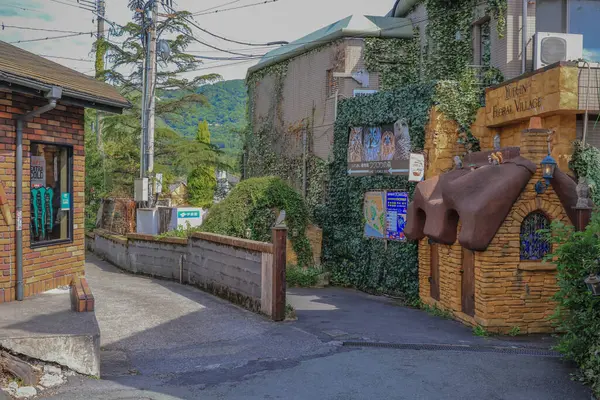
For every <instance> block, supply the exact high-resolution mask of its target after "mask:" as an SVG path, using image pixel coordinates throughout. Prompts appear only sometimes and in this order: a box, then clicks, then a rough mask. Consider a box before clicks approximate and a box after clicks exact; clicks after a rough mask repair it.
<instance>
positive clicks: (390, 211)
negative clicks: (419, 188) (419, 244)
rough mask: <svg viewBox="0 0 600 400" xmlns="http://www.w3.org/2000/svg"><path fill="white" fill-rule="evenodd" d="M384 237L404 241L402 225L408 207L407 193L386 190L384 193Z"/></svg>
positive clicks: (404, 221) (404, 223) (403, 224)
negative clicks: (385, 220)
mask: <svg viewBox="0 0 600 400" xmlns="http://www.w3.org/2000/svg"><path fill="white" fill-rule="evenodd" d="M385 205H386V219H387V225H386V238H387V239H389V240H399V241H402V242H403V241H405V240H406V236H405V235H404V226H405V225H406V214H407V209H408V193H406V192H387V194H386V202H385Z"/></svg>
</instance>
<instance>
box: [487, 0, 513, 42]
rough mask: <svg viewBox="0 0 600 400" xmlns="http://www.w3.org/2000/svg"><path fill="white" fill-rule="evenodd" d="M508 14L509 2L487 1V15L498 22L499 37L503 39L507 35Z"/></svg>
mask: <svg viewBox="0 0 600 400" xmlns="http://www.w3.org/2000/svg"><path fill="white" fill-rule="evenodd" d="M507 12H508V1H507V0H487V8H486V13H487V14H488V15H491V16H492V17H493V18H494V19H495V20H496V30H497V31H498V37H499V38H501V39H502V38H503V37H504V35H505V34H506V13H507Z"/></svg>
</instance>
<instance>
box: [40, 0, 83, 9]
mask: <svg viewBox="0 0 600 400" xmlns="http://www.w3.org/2000/svg"><path fill="white" fill-rule="evenodd" d="M50 1H52V2H54V3H58V4H64V5H66V6H70V7H75V8H81V9H82V10H86V11H94V10H93V9H91V8H87V7H83V6H81V5H77V4H71V3H66V2H64V1H60V0H50Z"/></svg>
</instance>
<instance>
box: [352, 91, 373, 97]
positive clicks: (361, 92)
mask: <svg viewBox="0 0 600 400" xmlns="http://www.w3.org/2000/svg"><path fill="white" fill-rule="evenodd" d="M375 93H377V90H373V89H354V97H360V96H368V95H370V94H375Z"/></svg>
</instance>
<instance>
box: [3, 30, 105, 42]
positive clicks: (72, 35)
mask: <svg viewBox="0 0 600 400" xmlns="http://www.w3.org/2000/svg"><path fill="white" fill-rule="evenodd" d="M81 35H92V36H93V35H94V33H93V32H80V33H72V34H70V35H61V36H49V37H45V38H37V39H29V40H17V41H14V42H8V43H10V44H17V43H29V42H41V41H44V40H53V39H64V38H68V37H74V36H81Z"/></svg>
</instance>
